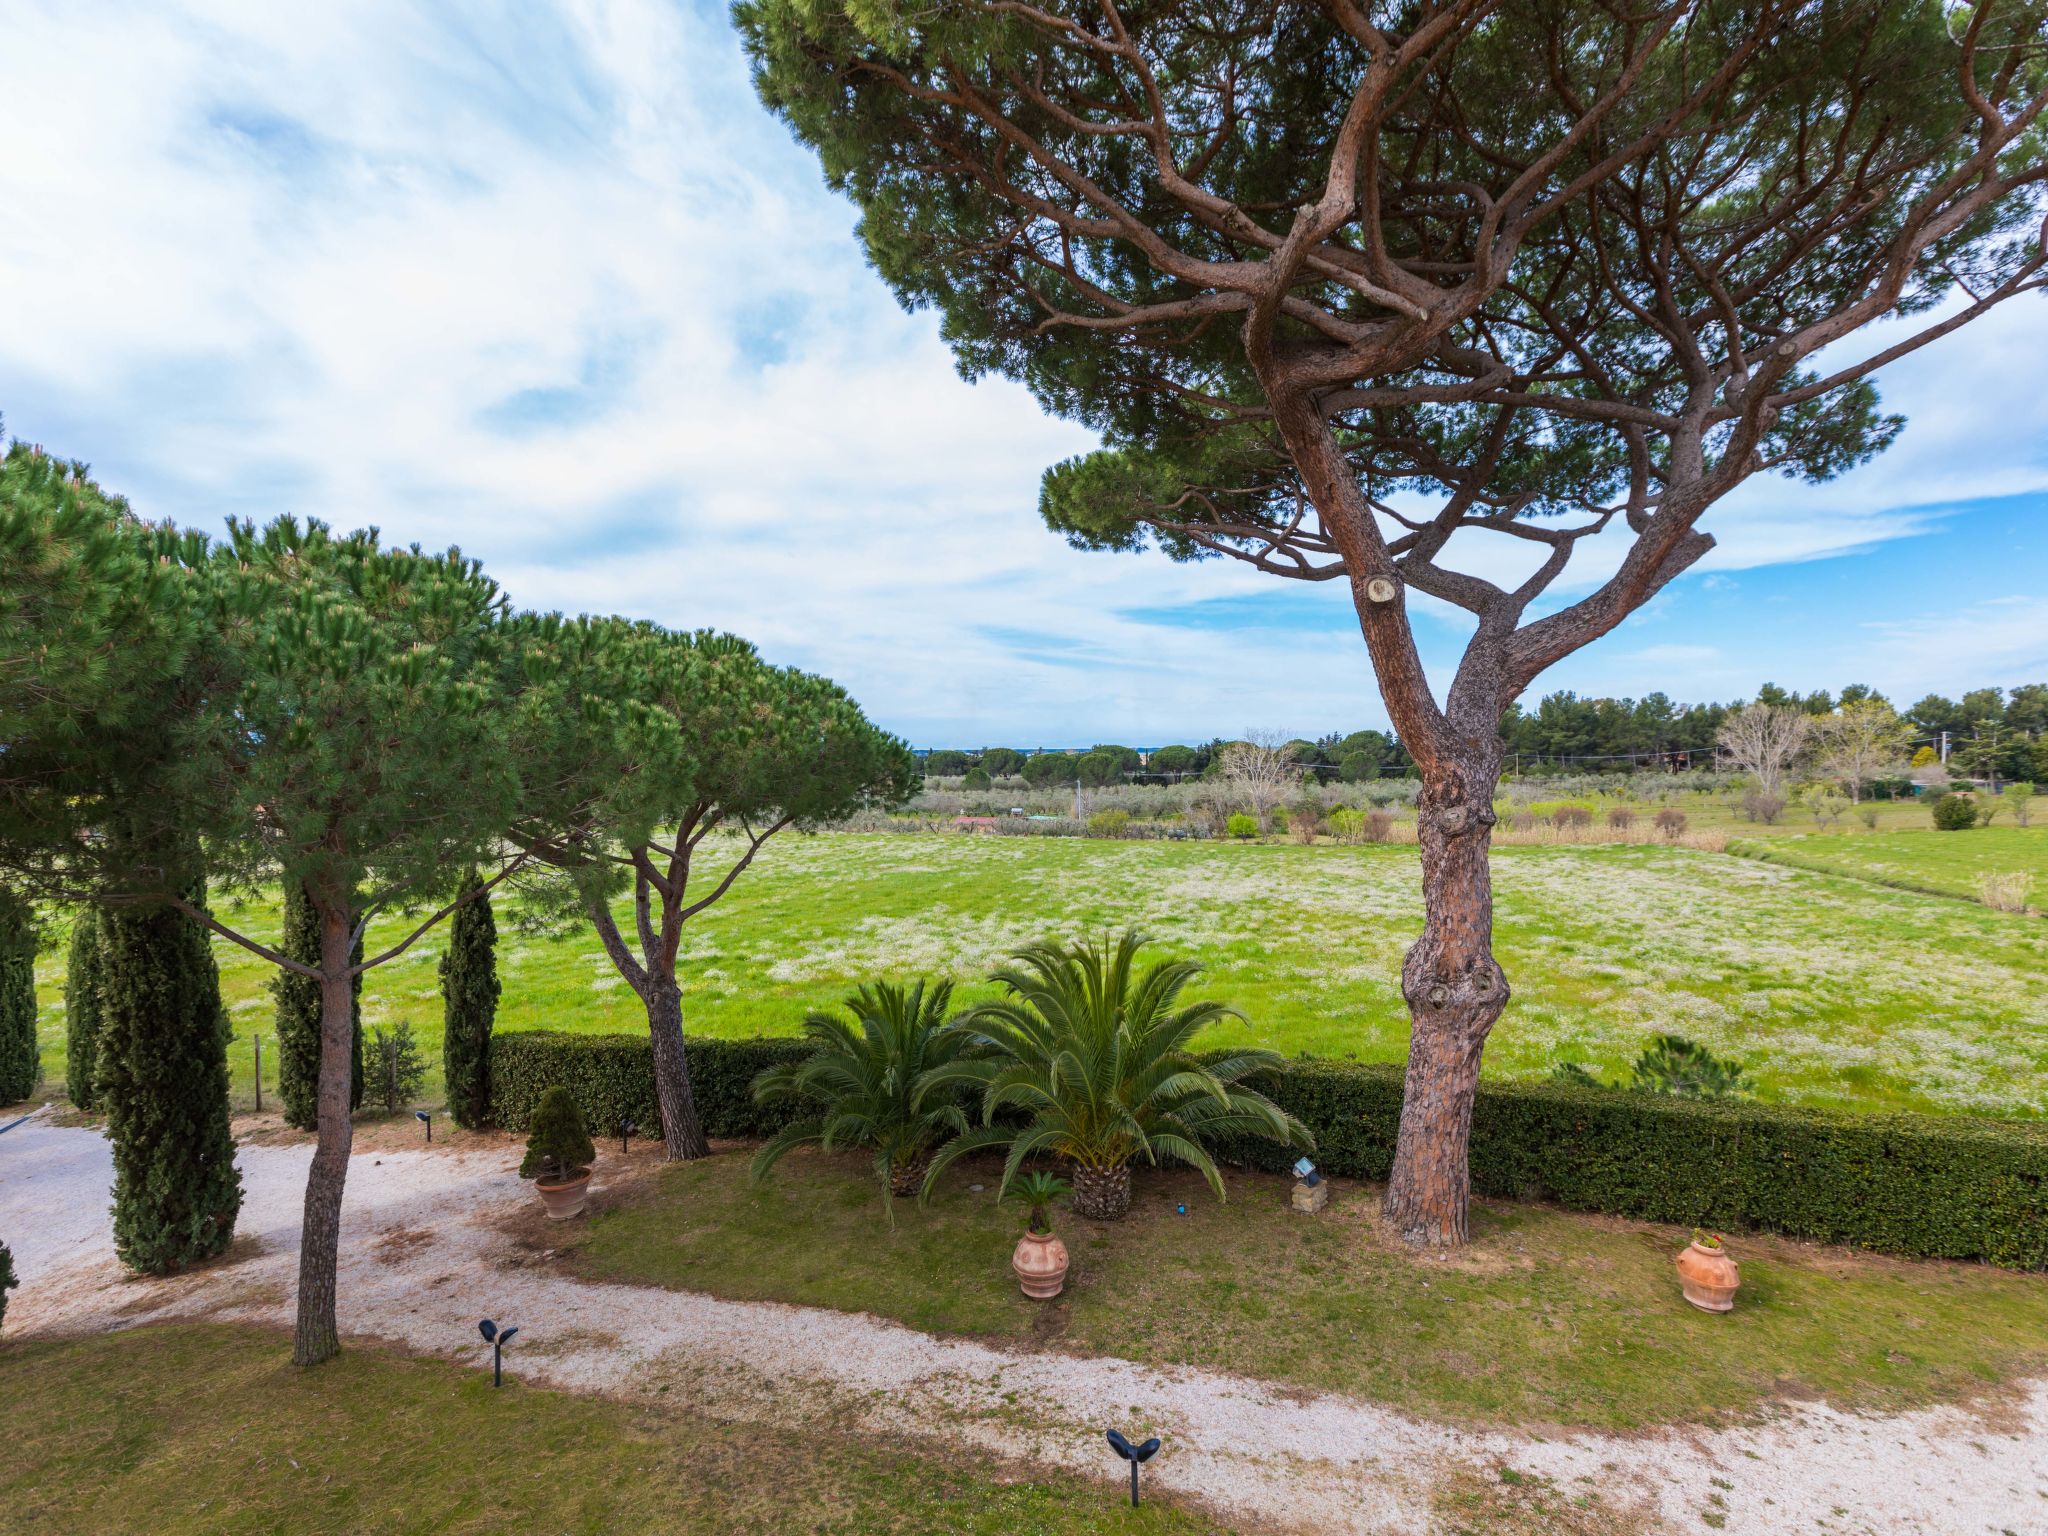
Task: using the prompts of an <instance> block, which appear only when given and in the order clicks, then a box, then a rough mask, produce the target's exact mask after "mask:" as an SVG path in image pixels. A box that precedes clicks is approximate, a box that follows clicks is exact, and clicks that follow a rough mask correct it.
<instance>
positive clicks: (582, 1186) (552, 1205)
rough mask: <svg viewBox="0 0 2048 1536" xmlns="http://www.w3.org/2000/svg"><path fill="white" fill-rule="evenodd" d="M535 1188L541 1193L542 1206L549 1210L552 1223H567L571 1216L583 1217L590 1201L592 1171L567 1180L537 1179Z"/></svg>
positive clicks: (534, 1183) (585, 1171) (534, 1182)
mask: <svg viewBox="0 0 2048 1536" xmlns="http://www.w3.org/2000/svg"><path fill="white" fill-rule="evenodd" d="M533 1187H534V1188H535V1189H537V1190H539V1191H540V1200H541V1204H542V1205H545V1206H546V1207H547V1208H548V1219H549V1220H550V1221H567V1220H568V1219H569V1218H570V1217H571V1216H581V1215H582V1214H583V1206H584V1203H585V1202H586V1201H588V1200H589V1199H590V1170H589V1169H587V1168H586V1169H584V1171H583V1172H581V1173H579V1174H576V1175H575V1176H574V1177H571V1178H566V1179H535V1180H534V1181H533Z"/></svg>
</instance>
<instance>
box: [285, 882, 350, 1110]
mask: <svg viewBox="0 0 2048 1536" xmlns="http://www.w3.org/2000/svg"><path fill="white" fill-rule="evenodd" d="M356 947H357V952H358V956H360V953H361V949H362V945H361V942H360V941H358V943H357V946H356ZM278 948H279V949H280V950H282V951H283V952H284V953H285V954H286V955H287V956H289V957H290V958H291V959H294V960H302V961H304V962H305V963H306V964H308V965H318V964H319V963H320V919H319V917H318V916H317V915H316V914H315V913H314V911H313V903H312V902H310V901H308V900H307V899H306V892H305V890H304V888H303V887H301V886H299V885H298V884H297V883H296V882H292V881H287V882H286V883H285V888H284V937H283V938H282V939H281V940H280V942H279V944H278ZM270 995H271V997H272V998H273V999H274V1000H275V1004H276V1010H275V1024H276V1029H277V1096H278V1098H279V1099H280V1100H281V1101H282V1102H283V1106H284V1123H285V1124H286V1125H289V1126H293V1127H295V1128H296V1129H298V1130H301V1131H310V1130H312V1129H314V1128H315V1127H316V1126H318V1125H319V1123H320V983H319V982H318V981H317V980H316V979H315V978H313V977H311V976H301V975H299V973H298V972H296V971H287V970H285V969H284V968H283V967H281V966H280V967H279V968H278V972H277V974H276V975H275V976H273V977H271V978H270ZM354 1019H355V1033H354V1039H353V1049H352V1054H351V1063H352V1065H353V1067H354V1071H353V1073H352V1075H351V1077H350V1079H349V1092H348V1107H349V1108H350V1109H360V1108H362V1104H363V978H362V977H360V976H358V977H356V981H355V1013H354Z"/></svg>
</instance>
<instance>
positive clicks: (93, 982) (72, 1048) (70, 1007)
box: [64, 907, 103, 1109]
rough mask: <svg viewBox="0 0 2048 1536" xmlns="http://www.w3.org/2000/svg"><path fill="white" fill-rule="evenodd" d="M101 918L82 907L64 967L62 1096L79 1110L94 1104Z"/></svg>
mask: <svg viewBox="0 0 2048 1536" xmlns="http://www.w3.org/2000/svg"><path fill="white" fill-rule="evenodd" d="M102 963H103V962H102V960H101V953H100V915H99V912H98V911H97V910H96V909H95V908H92V907H81V908H79V910H78V914H77V916H75V917H74V918H73V919H72V920H71V954H70V958H69V959H67V960H66V961H65V963H64V1095H65V1097H66V1098H68V1099H70V1100H71V1102H72V1103H73V1104H75V1105H77V1106H78V1107H79V1108H80V1109H91V1108H92V1104H93V1090H92V1084H93V1072H94V1069H95V1067H96V1065H97V1059H98V1052H99V1037H100V968H101V965H102Z"/></svg>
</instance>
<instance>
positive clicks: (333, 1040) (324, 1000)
mask: <svg viewBox="0 0 2048 1536" xmlns="http://www.w3.org/2000/svg"><path fill="white" fill-rule="evenodd" d="M317 910H318V913H319V919H320V969H321V972H322V975H321V978H320V1086H319V1136H318V1139H317V1141H316V1143H315V1145H314V1148H313V1163H312V1166H311V1167H310V1168H309V1169H308V1170H307V1172H306V1214H305V1221H304V1224H303V1226H302V1228H301V1231H300V1236H299V1304H298V1320H297V1322H296V1324H295V1325H294V1328H293V1332H292V1364H294V1365H318V1364H319V1363H320V1362H321V1361H323V1360H331V1359H333V1358H334V1356H336V1355H338V1354H340V1353H341V1337H340V1333H339V1331H338V1329H337V1327H336V1323H335V1306H334V1303H335V1270H336V1268H337V1266H338V1264H339V1262H340V1256H341V1195H342V1189H343V1187H344V1186H345V1185H346V1184H347V1182H348V1154H349V1147H350V1144H351V1143H352V1142H353V1140H354V1138H355V1126H354V1124H353V1123H352V1122H351V1120H350V1118H349V1101H350V1098H351V1096H352V1089H353V1087H354V1079H355V1068H356V1062H357V1060H358V1057H357V1051H356V1045H355V1038H354V1036H355V986H354V984H353V983H352V981H351V978H350V977H349V974H348V971H349V966H350V963H351V962H350V953H351V949H350V944H349V914H348V912H347V910H346V909H342V908H334V907H328V906H324V905H323V906H318V908H317Z"/></svg>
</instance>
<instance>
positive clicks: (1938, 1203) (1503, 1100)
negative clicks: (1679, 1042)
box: [1217, 1061, 2048, 1269]
mask: <svg viewBox="0 0 2048 1536" xmlns="http://www.w3.org/2000/svg"><path fill="white" fill-rule="evenodd" d="M1401 1083H1402V1069H1401V1068H1400V1067H1399V1066H1398V1065H1390V1066H1365V1065H1359V1064H1356V1063H1349V1062H1342V1063H1340V1062H1315V1061H1299V1062H1294V1063H1291V1064H1290V1066H1289V1069H1288V1071H1287V1072H1286V1073H1285V1074H1284V1075H1277V1076H1275V1077H1273V1078H1272V1079H1270V1080H1269V1081H1268V1082H1267V1083H1265V1084H1263V1085H1262V1086H1265V1087H1266V1090H1267V1092H1268V1093H1269V1094H1270V1095H1271V1097H1272V1099H1273V1101H1274V1102H1275V1103H1276V1104H1278V1105H1279V1106H1280V1107H1281V1108H1282V1109H1284V1110H1286V1111H1287V1112H1288V1113H1290V1114H1292V1115H1294V1116H1295V1117H1296V1118H1297V1119H1299V1120H1300V1121H1301V1122H1302V1124H1303V1125H1305V1126H1306V1127H1307V1128H1308V1129H1309V1130H1310V1131H1311V1132H1312V1133H1313V1134H1314V1135H1315V1138H1316V1148H1317V1150H1316V1162H1317V1163H1318V1164H1319V1165H1320V1166H1321V1167H1322V1169H1323V1171H1324V1172H1325V1173H1332V1174H1336V1175H1339V1176H1340V1177H1344V1178H1355V1179H1368V1180H1374V1181H1383V1180H1385V1178H1386V1177H1387V1172H1388V1170H1389V1168H1390V1167H1391V1166H1392V1163H1393V1155H1394V1138H1395V1134H1396V1132H1397V1130H1398V1129H1399V1126H1400V1121H1401ZM1217 1150H1218V1155H1219V1156H1220V1157H1223V1158H1225V1159H1227V1160H1228V1161H1231V1162H1235V1163H1238V1164H1241V1165H1244V1166H1248V1167H1255V1168H1264V1169H1268V1170H1271V1171H1273V1172H1276V1173H1277V1172H1281V1171H1284V1170H1285V1169H1286V1167H1287V1166H1288V1165H1289V1164H1290V1163H1291V1162H1292V1161H1293V1154H1292V1153H1291V1152H1285V1151H1283V1150H1281V1149H1280V1148H1278V1147H1275V1146H1273V1145H1272V1144H1271V1143H1269V1142H1264V1141H1258V1140H1253V1139H1250V1138H1232V1139H1230V1140H1229V1141H1227V1142H1225V1143H1223V1144H1222V1145H1220V1146H1219V1147H1218V1149H1217ZM1471 1160H1472V1162H1471V1166H1472V1184H1473V1188H1474V1190H1475V1191H1476V1192H1477V1193H1479V1194H1481V1195H1486V1196H1491V1197H1496V1198H1507V1199H1547V1200H1554V1201H1556V1202H1557V1203H1558V1204H1560V1205H1564V1206H1567V1207H1570V1208H1571V1209H1573V1210H1584V1211H1605V1212H1608V1213H1610V1214H1613V1215H1617V1216H1630V1217H1636V1218H1639V1219H1642V1220H1646V1221H1662V1222H1672V1223H1675V1224H1677V1225H1679V1226H1686V1227H1690V1226H1705V1227H1713V1228H1716V1229H1719V1230H1721V1231H1728V1230H1732V1229H1735V1228H1738V1227H1745V1226H1746V1227H1753V1228H1758V1229H1762V1230H1765V1231H1771V1232H1783V1233H1787V1234H1789V1235H1791V1236H1794V1237H1805V1238H1812V1239H1814V1240H1816V1241H1819V1242H1829V1243H1847V1244H1850V1245H1852V1246H1855V1247H1858V1248H1869V1249H1875V1250H1877V1251H1880V1252H1884V1253H1896V1254H1903V1255H1906V1256H1909V1257H1914V1258H1942V1259H1981V1260H1987V1261H1989V1262H1991V1263H1994V1264H2003V1265H2007V1266H2010V1267H2012V1268H2017V1269H2048V1125H2044V1124H2041V1123H2039V1122H2028V1121H2013V1120H1971V1119H1965V1118H1963V1117H1960V1116H1951V1115H1913V1114H1862V1113H1842V1112H1831V1111H1827V1110H1819V1109H1802V1108H1794V1107H1791V1106H1786V1105H1765V1104H1757V1103H1753V1102H1749V1101H1744V1100H1739V1099H1737V1100H1731V1099H1722V1100H1710V1099H1688V1098H1674V1097H1668V1096H1665V1095H1660V1094H1645V1093H1635V1092H1629V1091H1616V1090H1614V1089H1611V1088H1598V1087H1587V1086H1584V1085H1579V1084H1573V1083H1565V1082H1510V1083H1494V1082H1487V1081H1482V1082H1481V1083H1480V1085H1479V1091H1478V1098H1477V1102H1476V1103H1475V1105H1474V1107H1473V1114H1472V1143H1471Z"/></svg>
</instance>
